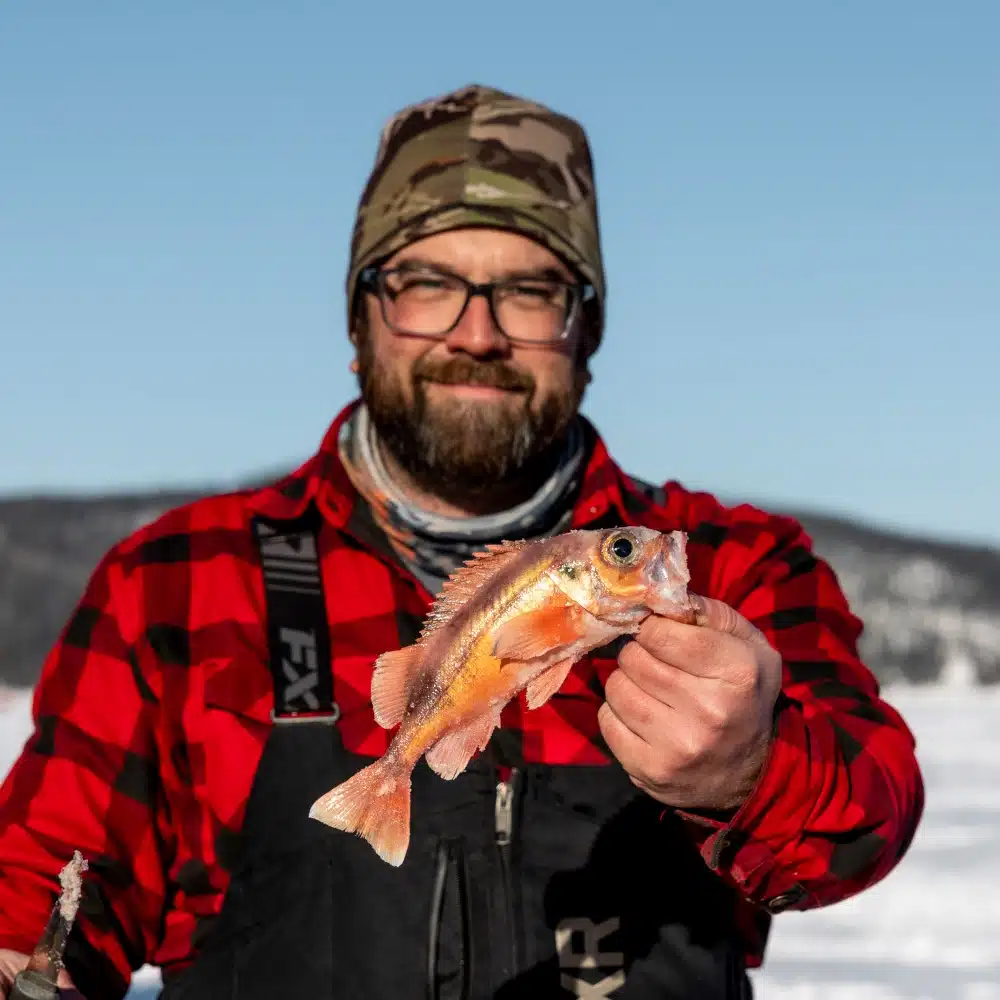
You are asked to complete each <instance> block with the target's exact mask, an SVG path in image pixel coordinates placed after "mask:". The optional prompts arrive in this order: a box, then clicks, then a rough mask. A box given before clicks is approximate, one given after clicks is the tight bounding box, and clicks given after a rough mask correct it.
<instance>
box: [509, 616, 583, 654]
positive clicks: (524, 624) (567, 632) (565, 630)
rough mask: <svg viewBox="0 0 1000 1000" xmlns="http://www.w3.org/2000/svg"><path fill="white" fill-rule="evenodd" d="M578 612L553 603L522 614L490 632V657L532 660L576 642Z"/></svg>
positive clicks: (580, 623)
mask: <svg viewBox="0 0 1000 1000" xmlns="http://www.w3.org/2000/svg"><path fill="white" fill-rule="evenodd" d="M580 619H581V615H580V612H579V611H578V610H577V609H576V607H575V606H570V605H568V604H557V605H554V606H548V605H547V606H546V607H543V608H539V609H538V610H537V611H526V612H525V613H524V614H521V615H518V616H517V617H516V618H511V619H510V620H509V621H506V622H504V623H503V625H500V626H499V627H498V628H497V629H496V631H495V632H494V633H493V655H494V656H496V657H497V658H498V659H500V660H521V661H524V660H536V659H538V658H539V657H540V656H545V655H546V654H549V653H553V652H555V651H556V650H559V649H562V648H564V647H566V646H569V645H571V644H572V643H574V642H576V641H577V640H578V639H579V638H580V635H581V631H582V628H581V626H582V622H581V620H580Z"/></svg>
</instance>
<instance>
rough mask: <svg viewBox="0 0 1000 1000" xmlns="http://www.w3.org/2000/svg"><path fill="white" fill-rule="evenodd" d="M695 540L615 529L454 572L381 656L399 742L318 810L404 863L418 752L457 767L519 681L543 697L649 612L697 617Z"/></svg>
mask: <svg viewBox="0 0 1000 1000" xmlns="http://www.w3.org/2000/svg"><path fill="white" fill-rule="evenodd" d="M686 543H687V536H686V535H685V534H684V533H683V532H680V531H674V532H671V533H670V534H662V533H660V532H657V531H653V530H652V529H650V528H613V529H607V530H601V531H570V532H567V533H565V534H561V535H556V536H555V537H553V538H547V539H543V540H540V541H533V542H504V543H503V544H501V545H493V546H490V547H489V548H488V549H487V551H485V552H480V553H477V554H476V558H474V559H470V560H469V561H468V562H466V563H465V565H464V566H461V567H459V569H457V570H456V571H455V572H454V573H453V574H452V576H451V578H450V579H449V580H448V581H447V582H446V583H445V585H444V587H443V589H442V591H441V594H440V595H439V597H438V599H437V601H436V602H435V604H434V606H433V608H432V609H431V611H430V613H429V615H428V616H427V619H426V621H425V622H424V626H423V630H422V631H421V633H420V636H419V638H418V639H417V641H416V642H415V643H413V644H412V645H410V646H406V647H404V648H403V649H398V650H395V651H394V652H391V653H383V654H382V656H380V657H379V658H378V659H377V660H376V661H375V668H374V673H373V675H372V692H371V694H372V708H373V709H374V712H375V721H376V722H378V724H379V725H380V726H382V727H383V728H385V729H391V728H393V727H394V726H396V725H397V724H399V730H398V732H397V733H396V735H395V737H394V738H393V740H392V743H391V744H390V745H389V749H388V750H387V751H386V752H385V753H384V754H383V755H382V757H380V758H379V759H378V760H377V761H375V762H374V763H372V764H369V765H368V766H367V767H365V768H363V769H362V770H361V771H359V772H358V773H357V774H355V775H353V776H352V777H351V778H349V779H348V780H347V781H344V782H342V783H341V784H339V785H337V786H336V787H335V788H333V789H332V790H331V791H329V792H327V793H326V794H325V795H323V796H321V797H320V798H319V799H317V800H316V802H314V803H313V806H312V808H311V809H310V811H309V815H310V817H312V818H313V819H317V820H319V821H320V822H322V823H325V824H327V826H331V827H333V828H334V829H337V830H344V831H346V832H348V833H357V834H359V835H360V836H362V837H364V838H365V839H366V840H367V841H368V842H369V844H371V846H372V847H373V848H374V849H375V851H376V852H377V853H378V855H379V857H381V858H382V859H383V860H384V861H387V862H388V863H389V864H391V865H396V866H398V865H401V864H402V863H403V859H404V858H405V856H406V851H407V848H408V847H409V842H410V775H411V773H412V771H413V768H414V766H415V765H416V764H417V762H418V761H419V760H420V758H421V756H424V755H426V759H427V763H428V765H429V766H430V767H431V768H432V769H433V770H434V771H435V772H436V773H437V774H438V775H440V776H441V777H442V778H444V779H446V780H451V779H453V778H455V777H457V776H458V775H459V774H461V773H462V771H464V770H465V768H466V766H467V765H468V763H469V760H470V759H471V758H472V756H473V754H475V753H476V752H477V751H479V750H481V749H482V748H484V747H485V746H486V744H487V743H488V742H489V740H490V737H491V736H492V734H493V730H494V729H495V728H496V727H497V726H499V725H500V712H501V711H502V710H503V708H504V706H505V705H506V704H507V702H509V701H510V700H511V699H512V698H515V697H517V696H518V695H519V694H520V692H521V691H522V690H525V691H526V700H527V706H528V708H529V709H533V708H538V707H539V706H541V705H544V704H545V702H546V701H548V700H549V698H551V697H552V695H554V694H555V693H556V691H558V690H559V688H560V687H561V686H562V684H563V682H564V681H565V680H566V677H567V676H568V674H569V672H570V669H571V668H572V666H573V664H574V663H576V662H577V661H578V660H579V659H580V658H581V657H583V656H584V655H585V654H586V653H588V652H590V651H591V650H592V649H596V648H598V647H599V646H603V645H604V644H605V643H607V642H609V641H610V640H612V639H614V638H615V637H617V636H619V635H624V634H627V633H628V634H633V633H635V632H637V631H638V629H639V626H640V625H641V624H642V622H643V621H644V620H645V619H646V618H647V617H648V616H649V615H650V614H652V613H655V614H658V615H663V616H665V617H669V618H675V619H678V620H681V621H688V622H693V621H694V609H693V607H692V605H691V602H690V598H689V596H688V591H687V585H688V580H689V576H688V570H687V558H686Z"/></svg>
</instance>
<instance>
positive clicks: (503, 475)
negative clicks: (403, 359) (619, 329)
mask: <svg viewBox="0 0 1000 1000" xmlns="http://www.w3.org/2000/svg"><path fill="white" fill-rule="evenodd" d="M358 369H359V371H358V381H359V383H360V386H361V397H362V399H363V401H364V403H365V406H366V407H367V409H368V412H369V415H370V417H371V421H372V424H373V425H374V427H375V431H376V433H377V434H378V437H379V439H380V441H381V442H382V444H383V445H384V446H385V447H386V448H388V449H389V451H390V452H391V453H392V455H393V457H394V458H395V459H396V461H398V462H399V463H400V465H402V467H403V468H404V469H405V470H406V472H407V473H409V475H411V476H412V477H413V478H414V479H415V480H416V481H417V482H418V483H419V484H420V485H421V486H422V487H424V488H426V489H435V490H438V491H442V492H444V493H445V494H446V495H447V494H455V495H462V494H465V495H469V494H476V493H481V492H483V491H485V490H487V489H490V488H496V487H498V486H504V485H508V484H512V483H515V482H519V481H523V480H536V479H537V480H538V481H541V479H542V478H544V476H545V474H546V473H547V472H549V471H551V467H552V464H553V462H554V459H555V455H556V452H557V450H558V448H559V447H560V446H561V445H562V443H563V442H564V441H565V438H566V432H567V429H568V428H569V426H570V424H571V423H572V421H573V419H574V418H575V416H576V414H577V411H578V410H579V406H580V402H581V400H582V399H583V394H584V390H585V387H586V385H587V382H588V380H589V376H588V375H587V372H586V370H585V369H584V368H583V366H580V367H579V368H578V369H577V370H576V372H575V374H574V378H573V382H572V384H571V385H568V386H566V387H565V388H563V389H562V390H561V391H555V392H552V393H551V394H550V395H549V396H548V397H547V398H545V399H544V400H542V401H541V405H540V406H538V407H537V409H536V408H533V407H532V405H531V404H532V402H533V401H534V396H535V380H534V378H533V377H532V376H531V375H529V374H528V373H527V372H521V371H518V370H517V369H515V368H513V367H511V366H510V365H507V364H505V363H504V362H502V361H477V360H476V359H475V358H472V357H470V356H469V355H466V354H460V355H455V356H454V357H451V358H449V359H447V360H444V361H442V360H439V359H435V360H433V361H432V360H429V358H428V356H427V355H424V356H423V357H421V358H420V359H419V360H418V361H417V362H416V364H415V365H414V367H413V371H412V374H411V378H412V386H413V401H412V403H411V402H409V401H408V400H407V397H406V394H405V392H404V389H403V385H402V381H401V379H400V378H399V377H398V376H397V375H395V374H394V373H392V372H390V371H389V370H387V369H386V368H385V367H384V366H382V365H379V364H378V363H377V362H376V361H375V358H374V357H373V353H372V350H371V346H370V342H369V338H368V337H367V336H364V335H362V337H361V338H360V342H359V345H358ZM428 381H431V382H439V383H449V384H463V385H481V386H493V387H495V388H499V389H507V390H515V391H514V392H512V393H511V396H510V399H499V400H497V401H495V402H492V401H491V402H484V401H480V400H476V401H458V400H447V401H442V400H431V399H430V398H428V393H427V382H428Z"/></svg>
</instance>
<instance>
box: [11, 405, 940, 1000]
mask: <svg viewBox="0 0 1000 1000" xmlns="http://www.w3.org/2000/svg"><path fill="white" fill-rule="evenodd" d="M353 405H355V404H352V405H351V406H350V407H347V408H346V409H345V410H344V412H342V413H341V414H340V415H339V416H338V418H337V420H336V421H335V422H334V424H333V425H332V427H331V428H330V430H329V432H328V434H327V436H326V438H325V440H324V443H323V445H322V447H321V449H320V450H319V452H318V453H317V454H316V455H315V456H314V457H313V458H312V459H310V460H309V461H308V462H307V463H305V465H303V466H302V467H301V468H300V469H299V470H297V471H296V472H295V473H293V474H292V475H290V476H288V477H287V478H285V479H283V480H281V481H280V482H278V483H276V484H274V485H272V486H269V487H267V488H264V489H261V490H259V491H243V492H237V493H233V494H229V495H225V496H217V497H212V498H208V499H203V500H199V501H197V502H195V503H193V504H191V505H189V506H185V507H183V508H180V509H176V510H174V511H171V512H169V513H167V514H166V515H164V516H163V517H161V518H160V519H159V520H157V521H156V522H155V523H153V524H151V525H148V526H146V527H144V528H142V529H140V530H139V531H137V532H136V533H135V534H134V535H132V536H131V537H129V538H127V539H126V540H124V541H122V542H121V543H120V544H118V545H117V546H115V547H114V548H113V549H112V550H111V551H110V552H109V553H108V554H107V556H106V557H105V558H104V559H103V561H102V562H101V563H100V565H99V566H98V568H97V569H96V571H95V572H94V574H93V576H92V578H91V580H90V582H89V585H88V587H87V589H86V592H85V594H84V595H83V597H82V599H81V601H80V603H79V605H78V607H77V609H76V611H75V613H74V614H73V615H72V617H71V619H70V621H69V622H68V623H67V625H66V626H65V629H64V631H63V632H62V635H61V636H60V638H59V640H58V643H57V644H56V646H55V648H54V649H53V650H52V652H51V654H50V656H49V657H48V659H47V662H46V663H45V665H44V670H43V673H42V677H41V680H40V683H39V685H38V688H37V691H36V696H35V703H34V708H35V729H34V732H33V734H32V735H31V737H30V738H29V740H28V742H27V745H26V746H25V748H24V752H23V754H22V755H21V757H20V759H19V760H18V762H17V763H16V765H15V767H14V768H13V770H12V772H11V773H10V775H9V777H8V778H7V780H6V782H5V783H4V785H3V786H2V790H0V948H14V949H18V950H21V951H28V950H30V949H31V947H32V946H33V945H34V943H35V941H36V940H37V937H38V934H39V932H40V930H41V928H42V926H43V924H44V921H45V918H46V915H47V913H48V910H49V908H50V907H51V905H52V902H53V899H54V896H55V892H56V890H57V874H58V872H59V870H60V868H61V867H62V866H63V865H64V864H65V863H66V861H67V860H68V859H69V857H70V855H71V853H72V851H73V850H74V849H75V848H78V849H80V850H81V851H83V853H84V854H85V856H87V857H88V858H89V859H90V860H91V869H92V871H91V873H90V876H89V877H88V889H87V894H86V897H85V900H84V905H83V907H82V910H81V914H80V917H79V927H80V929H81V931H82V935H83V938H84V940H85V942H86V946H87V950H88V952H90V953H91V954H92V955H93V957H94V960H95V961H97V963H98V965H99V966H102V967H103V978H104V980H105V982H106V983H107V986H108V990H109V992H108V994H107V995H109V996H110V995H113V994H114V993H115V992H118V991H119V990H120V991H122V992H123V991H124V989H125V986H126V983H127V981H128V978H129V973H130V970H132V969H135V968H138V967H139V966H140V965H142V964H143V963H144V962H152V963H154V964H159V965H162V966H164V967H170V966H177V965H182V964H184V963H186V962H187V961H190V959H191V957H192V956H193V954H194V952H195V951H196V950H197V947H198V942H199V940H200V939H201V937H202V936H203V935H204V934H205V933H206V932H207V930H208V929H209V928H210V926H211V918H212V917H213V915H215V914H216V913H217V912H218V910H219V908H220V905H221V901H222V897H223V894H224V892H225V890H226V886H227V882H228V878H229V872H230V870H231V868H232V859H233V856H234V852H235V851H236V850H238V844H239V830H240V824H241V819H242V811H243V808H244V805H245V803H246V800H247V795H248V792H249V789H250V785H251V781H252V779H253V775H254V771H255V769H256V766H257V763H258V760H259V756H260V753H261V750H262V748H263V745H264V741H265V739H266V737H267V735H268V731H269V727H270V711H271V708H272V702H273V694H272V682H271V675H270V673H269V671H268V668H267V665H266V664H267V651H268V644H267V636H266V632H265V627H264V624H263V621H262V618H263V609H264V593H263V582H262V576H261V572H260V565H259V559H258V555H257V550H256V548H255V542H254V538H253V535H252V533H251V519H252V518H253V517H254V516H257V515H262V516H264V517H267V518H277V519H284V518H293V517H296V516H298V515H300V514H301V513H303V512H304V511H305V509H306V508H307V506H308V505H309V504H315V505H316V507H318V509H319V511H321V513H322V516H323V528H322V530H321V532H320V562H321V568H322V574H323V579H324V587H325V592H326V599H327V605H328V614H329V621H330V642H331V647H332V650H333V671H334V687H335V691H336V697H337V700H338V702H339V704H340V706H341V710H342V713H343V715H342V719H341V722H340V726H341V730H342V733H343V737H344V740H345V742H346V744H347V746H348V748H349V749H353V750H355V751H358V752H360V753H366V754H373V755H376V754H380V753H382V752H383V751H384V750H385V749H386V747H387V745H388V741H389V738H390V734H389V733H387V732H386V731H384V730H382V729H381V728H380V727H379V726H377V725H376V724H375V722H374V719H373V717H372V711H371V704H370V698H369V688H370V678H371V669H372V664H373V661H374V659H375V657H376V656H377V655H378V654H379V653H381V652H382V651H384V650H388V649H394V648H397V647H398V646H400V645H401V644H404V643H407V642H410V641H412V640H413V638H414V637H415V632H416V629H417V628H419V624H420V621H421V619H422V617H423V615H424V614H425V613H426V611H427V608H428V605H429V601H430V599H431V598H430V595H429V594H427V592H426V591H424V590H423V589H422V587H421V586H420V585H419V584H418V583H417V582H416V581H415V580H414V579H413V578H412V577H411V576H409V575H408V574H407V573H406V572H405V571H404V570H402V569H400V568H399V567H398V566H397V565H395V564H394V563H393V562H392V561H391V560H390V559H389V558H387V557H386V556H384V555H383V554H382V553H381V552H379V551H378V549H377V546H373V545H371V544H368V543H367V542H365V541H364V540H363V538H362V537H360V535H363V533H360V535H359V533H356V532H355V531H354V530H353V528H352V523H353V522H355V521H356V520H357V518H356V517H355V518H352V514H354V513H355V510H354V508H355V506H356V504H355V501H356V497H357V495H356V493H355V492H354V490H353V488H352V487H351V485H350V482H349V480H348V479H347V476H346V474H345V471H344V468H343V466H342V464H341V462H340V460H339V457H338V451H337V438H338V433H339V430H340V427H341V424H342V423H343V421H344V420H345V419H346V417H347V415H348V414H349V412H350V410H351V409H352V407H353ZM591 432H592V434H593V437H594V446H593V449H592V452H591V457H590V460H589V464H588V467H587V472H586V476H585V481H584V486H583V489H582V492H581V495H580V497H579V500H578V502H577V504H576V509H575V517H574V527H588V526H607V525H610V524H615V523H621V524H629V523H631V524H644V525H648V526H650V527H653V528H658V529H662V530H671V529H675V528H679V529H683V530H685V531H688V532H689V533H690V541H689V548H688V553H689V561H690V566H691V572H692V584H691V586H692V589H693V590H694V591H696V592H700V593H702V594H706V595H709V596H712V597H716V598H719V599H721V600H724V601H726V602H728V603H730V604H731V605H733V606H734V607H735V608H737V609H738V610H739V611H741V612H742V613H743V614H744V615H745V616H746V617H747V618H749V619H750V620H751V621H752V622H754V624H756V625H757V627H758V628H760V629H761V630H762V631H763V632H764V634H765V635H766V636H767V637H768V639H769V640H770V641H771V643H772V644H773V645H774V646H775V647H776V648H777V649H778V650H779V651H780V652H781V653H782V655H783V657H784V664H785V678H784V688H783V692H782V695H781V698H780V700H779V705H778V711H777V713H776V719H775V731H776V739H775V741H774V744H773V752H772V755H771V758H770V760H769V763H768V765H767V767H766V769H765V772H764V774H763V776H762V778H761V780H760V782H759V784H758V787H757V788H756V790H755V792H754V793H753V795H752V796H751V797H750V799H749V800H748V801H747V802H746V804H745V805H744V806H743V807H742V809H740V811H739V812H738V813H737V814H736V815H735V816H718V817H708V816H685V817H684V822H685V825H686V828H687V829H688V830H689V831H690V836H691V837H692V838H693V840H694V841H695V842H696V843H697V845H698V847H699V849H700V851H701V853H702V856H703V857H704V859H705V861H706V863H707V864H708V865H710V866H711V867H712V868H713V869H714V870H715V871H717V872H718V874H719V876H720V877H721V878H723V879H725V880H726V881H727V882H728V883H730V884H731V885H733V886H735V887H736V888H737V889H738V890H739V893H740V894H741V896H742V897H743V899H744V900H745V905H744V912H743V913H742V914H741V916H742V922H743V924H744V925H745V926H746V928H747V933H748V945H747V950H748V960H749V962H750V964H751V965H755V964H758V963H759V960H760V957H761V950H762V947H763V940H764V935H765V934H766V928H767V923H768V920H769V914H770V913H772V912H777V911H778V910H781V909H785V908H790V907H795V908H803V909H804V908H808V907H815V906H820V905H823V904H827V903H832V902H834V901H837V900H841V899H844V898H845V897H848V896H850V895H852V894H854V893H857V892H859V891H860V890H862V889H864V888H865V887H866V886H870V885H872V884H873V883H874V882H876V881H878V880H879V879H881V878H882V877H883V876H885V875H886V874H887V873H888V872H889V871H890V869H892V867H893V866H894V865H895V864H896V863H897V862H898V861H899V859H900V858H901V856H902V855H903V853H904V852H905V850H906V849H907V847H908V845H909V843H910V840H911V838H912V836H913V833H914V830H915V828H916V825H917V822H918V820H919V817H920V814H921V811H922V808H923V785H922V781H921V776H920V772H919V769H918V766H917V763H916V760H915V755H914V744H913V739H912V736H911V734H910V732H909V731H908V729H907V728H906V726H905V724H904V723H903V721H902V719H901V718H900V717H899V716H898V715H897V714H896V712H895V711H894V710H893V709H892V708H891V707H890V706H889V705H887V704H886V703H885V702H884V701H882V700H881V699H880V697H879V691H878V688H877V685H876V683H875V680H874V679H873V676H872V674H871V673H870V672H869V671H868V669H867V668H866V667H865V666H864V665H863V664H862V662H861V661H860V660H859V658H858V652H857V646H856V642H857V639H858V636H859V633H860V628H861V625H860V622H859V621H858V620H857V619H856V618H855V617H854V616H853V615H852V614H851V612H850V610H849V609H848V606H847V603H846V601H845V598H844V596H843V594H842V592H841V589H840V587H839V585H838V583H837V580H836V579H835V576H834V574H833V572H832V571H831V569H830V568H829V567H828V566H827V565H826V564H825V563H824V562H823V561H822V560H820V559H818V558H817V557H816V556H815V555H814V554H813V552H812V550H811V542H810V540H809V538H808V537H807V536H806V535H805V534H804V532H803V530H802V529H801V527H800V526H799V525H798V524H797V523H796V522H795V521H793V520H791V519H789V518H785V517H777V516H772V515H769V514H766V513H764V512H762V511H760V510H758V509H755V508H752V507H750V506H739V507H735V508H726V507H723V506H722V505H721V504H720V503H718V502H717V501H716V500H715V499H714V498H713V497H711V496H709V495H708V494H704V493H693V492H689V491H688V490H686V489H684V488H683V487H682V486H681V485H679V484H677V483H673V482H670V483H667V484H666V485H665V486H664V487H662V488H657V489H646V488H641V487H640V486H639V485H637V484H636V482H635V481H634V480H632V479H630V478H629V477H627V476H625V475H624V474H623V473H622V472H621V471H620V470H619V469H618V467H617V466H616V465H615V464H614V462H613V461H612V459H611V458H610V457H609V455H608V452H607V451H606V449H605V447H604V445H603V443H602V442H601V441H600V439H599V438H597V436H596V433H594V432H593V431H592V429H591ZM613 667H614V661H613V660H612V659H604V660H602V659H600V658H594V659H590V660H587V661H584V662H583V663H582V664H580V665H579V667H578V668H577V669H575V670H574V671H573V673H572V674H571V676H570V679H569V680H568V681H567V683H566V685H565V687H564V689H563V691H562V692H561V693H560V694H559V695H557V696H556V697H555V698H553V699H552V701H550V702H549V703H548V704H546V705H545V706H543V707H542V708H540V709H538V710H536V711H534V712H522V708H521V706H519V705H517V704H514V705H511V706H509V707H508V709H507V711H506V712H505V714H504V716H503V723H504V727H505V729H506V730H507V733H506V735H507V737H508V741H509V738H510V737H511V736H513V738H514V739H515V741H517V738H518V736H520V740H519V742H520V752H521V754H522V755H523V757H524V758H525V759H527V760H534V761H544V762H549V763H552V764H556V765H573V764H592V763H600V762H606V761H607V756H606V753H605V751H604V749H603V742H602V741H601V739H600V736H599V733H598V729H597V709H598V707H599V705H600V701H601V694H600V692H601V684H602V683H603V680H604V679H605V678H606V676H607V674H608V672H609V671H610V670H611V669H613Z"/></svg>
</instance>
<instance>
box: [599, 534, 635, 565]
mask: <svg viewBox="0 0 1000 1000" xmlns="http://www.w3.org/2000/svg"><path fill="white" fill-rule="evenodd" d="M604 551H605V552H606V553H607V556H608V559H609V561H610V562H614V563H618V564H619V565H624V566H627V565H628V564H629V563H630V562H632V560H633V559H634V558H635V556H636V554H637V553H638V551H639V550H638V548H637V546H636V544H635V542H634V541H633V540H632V539H631V538H630V537H629V536H628V535H626V534H624V533H621V534H616V535H612V536H611V537H610V538H609V539H608V540H607V542H606V543H605V546H604Z"/></svg>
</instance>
